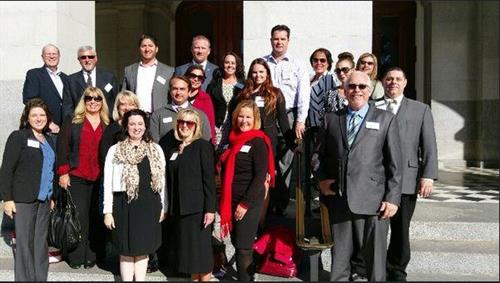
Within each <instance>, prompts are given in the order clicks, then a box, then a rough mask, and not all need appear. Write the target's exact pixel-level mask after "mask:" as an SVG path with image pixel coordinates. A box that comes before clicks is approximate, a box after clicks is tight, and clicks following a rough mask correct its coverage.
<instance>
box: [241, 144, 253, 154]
mask: <svg viewBox="0 0 500 283" xmlns="http://www.w3.org/2000/svg"><path fill="white" fill-rule="evenodd" d="M251 148H252V147H251V146H249V145H244V146H242V147H241V149H240V152H244V153H248V152H249V151H250V149H251Z"/></svg>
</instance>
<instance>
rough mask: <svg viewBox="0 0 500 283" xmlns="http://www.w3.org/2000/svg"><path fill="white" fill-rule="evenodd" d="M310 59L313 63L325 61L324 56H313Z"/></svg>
mask: <svg viewBox="0 0 500 283" xmlns="http://www.w3.org/2000/svg"><path fill="white" fill-rule="evenodd" d="M312 61H313V63H318V62H320V63H326V58H313V59H312Z"/></svg>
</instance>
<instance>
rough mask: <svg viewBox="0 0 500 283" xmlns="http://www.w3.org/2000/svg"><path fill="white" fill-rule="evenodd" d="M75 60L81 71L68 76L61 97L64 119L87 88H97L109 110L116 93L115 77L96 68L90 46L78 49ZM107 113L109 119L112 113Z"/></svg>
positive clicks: (95, 60) (95, 59) (71, 111)
mask: <svg viewBox="0 0 500 283" xmlns="http://www.w3.org/2000/svg"><path fill="white" fill-rule="evenodd" d="M77 59H78V62H79V63H80V66H82V69H81V70H80V71H78V72H76V73H73V74H71V75H69V78H68V87H67V88H65V89H64V95H63V115H64V117H63V118H64V119H66V118H67V117H68V116H69V115H72V114H73V112H74V111H75V107H76V105H77V104H78V101H80V97H82V93H83V91H84V90H85V89H86V88H87V87H89V86H93V87H97V88H99V89H100V90H101V91H102V93H103V94H104V97H105V98H106V102H107V104H108V107H109V108H110V109H111V108H112V107H113V105H114V103H115V97H116V94H117V92H118V83H117V80H116V77H115V75H114V74H113V73H112V72H110V71H107V70H104V69H101V68H97V67H96V66H97V61H98V59H97V51H96V50H95V49H94V48H93V47H92V46H89V45H86V46H82V47H80V48H78V52H77ZM109 112H110V113H109V116H110V117H111V116H112V111H109Z"/></svg>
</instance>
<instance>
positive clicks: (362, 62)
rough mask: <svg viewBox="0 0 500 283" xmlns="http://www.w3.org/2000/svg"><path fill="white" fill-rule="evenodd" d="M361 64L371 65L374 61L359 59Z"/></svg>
mask: <svg viewBox="0 0 500 283" xmlns="http://www.w3.org/2000/svg"><path fill="white" fill-rule="evenodd" d="M360 63H361V65H368V66H373V64H374V62H372V61H361V62H360Z"/></svg>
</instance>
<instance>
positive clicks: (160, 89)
mask: <svg viewBox="0 0 500 283" xmlns="http://www.w3.org/2000/svg"><path fill="white" fill-rule="evenodd" d="M139 51H140V54H141V61H140V62H139V63H134V64H132V65H130V66H127V67H125V73H124V76H123V83H122V90H130V91H132V92H133V93H135V94H136V95H137V97H138V98H139V103H140V105H141V110H144V111H145V112H146V113H148V114H151V113H153V111H155V110H156V109H158V108H161V107H163V106H165V105H167V101H168V82H169V80H170V78H171V77H172V75H173V74H174V68H172V67H170V66H168V65H165V64H163V63H161V62H159V61H158V60H157V59H156V54H157V53H158V41H157V40H156V38H155V37H154V36H152V35H149V34H143V35H142V36H141V37H140V39H139Z"/></svg>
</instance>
